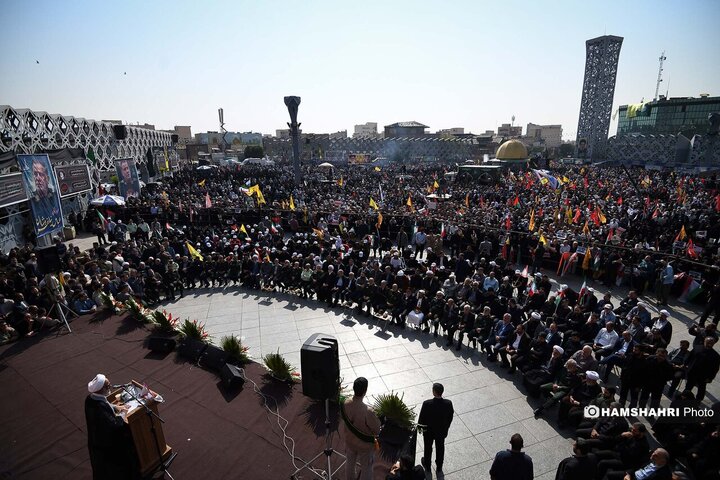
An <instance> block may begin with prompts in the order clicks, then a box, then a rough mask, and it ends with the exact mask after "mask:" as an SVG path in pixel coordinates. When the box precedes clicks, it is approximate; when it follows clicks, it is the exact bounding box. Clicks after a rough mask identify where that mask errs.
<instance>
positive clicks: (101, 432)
mask: <svg viewBox="0 0 720 480" xmlns="http://www.w3.org/2000/svg"><path fill="white" fill-rule="evenodd" d="M85 420H86V421H87V432H88V450H89V451H90V463H91V464H92V470H93V479H94V480H114V479H118V480H120V479H133V478H138V477H139V475H138V469H137V458H136V455H135V450H134V445H133V443H132V437H131V435H130V429H129V427H128V426H127V424H126V423H125V421H124V420H123V419H122V418H121V417H118V416H116V415H115V413H114V412H113V409H112V407H111V406H110V404H109V403H107V402H103V401H101V400H96V399H94V398H92V396H91V395H88V396H87V397H86V398H85Z"/></svg>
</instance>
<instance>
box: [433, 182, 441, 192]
mask: <svg viewBox="0 0 720 480" xmlns="http://www.w3.org/2000/svg"><path fill="white" fill-rule="evenodd" d="M433 188H434V189H435V190H437V189H438V188H440V185H438V182H437V180H435V181H434V182H433Z"/></svg>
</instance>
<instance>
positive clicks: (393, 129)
mask: <svg viewBox="0 0 720 480" xmlns="http://www.w3.org/2000/svg"><path fill="white" fill-rule="evenodd" d="M428 128H429V127H428V126H427V125H423V124H422V123H418V122H415V121H413V122H397V123H393V124H392V125H385V138H398V137H422V136H424V135H425V130H427V129H428Z"/></svg>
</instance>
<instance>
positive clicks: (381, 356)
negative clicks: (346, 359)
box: [367, 345, 413, 362]
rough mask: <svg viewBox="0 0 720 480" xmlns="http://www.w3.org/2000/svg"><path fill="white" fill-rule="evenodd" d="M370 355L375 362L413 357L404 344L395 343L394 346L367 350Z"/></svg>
mask: <svg viewBox="0 0 720 480" xmlns="http://www.w3.org/2000/svg"><path fill="white" fill-rule="evenodd" d="M367 353H368V355H370V357H371V358H372V359H373V362H382V361H384V360H397V361H400V362H402V361H405V360H406V359H412V358H413V357H412V356H411V355H410V354H409V353H408V351H407V350H406V349H405V347H404V346H403V345H393V346H392V348H386V347H380V348H373V349H371V350H367Z"/></svg>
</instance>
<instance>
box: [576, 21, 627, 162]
mask: <svg viewBox="0 0 720 480" xmlns="http://www.w3.org/2000/svg"><path fill="white" fill-rule="evenodd" d="M622 42H623V38H622V37H617V36H614V35H604V36H602V37H597V38H593V39H590V40H588V41H587V42H585V78H584V80H583V89H582V100H581V102H580V118H579V119H578V128H577V152H576V155H577V157H578V158H590V159H593V160H598V159H602V158H605V147H606V144H607V138H608V132H609V130H610V117H611V115H612V105H613V96H614V95H615V79H616V77H617V67H618V60H619V59H620V47H622Z"/></svg>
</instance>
